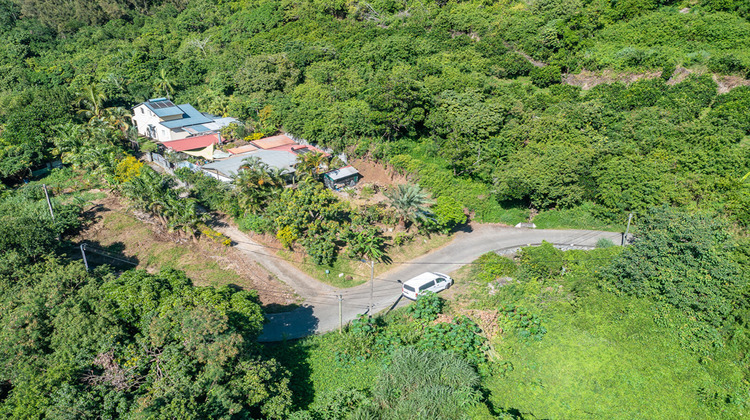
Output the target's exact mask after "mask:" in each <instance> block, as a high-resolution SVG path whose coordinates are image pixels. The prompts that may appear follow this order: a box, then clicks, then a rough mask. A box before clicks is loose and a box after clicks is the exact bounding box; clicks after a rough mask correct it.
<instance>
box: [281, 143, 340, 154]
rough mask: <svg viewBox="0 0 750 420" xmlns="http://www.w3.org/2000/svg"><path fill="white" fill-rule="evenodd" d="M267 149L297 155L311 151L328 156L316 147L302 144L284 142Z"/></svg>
mask: <svg viewBox="0 0 750 420" xmlns="http://www.w3.org/2000/svg"><path fill="white" fill-rule="evenodd" d="M268 150H281V151H284V152H291V153H294V154H297V155H299V154H303V153H307V152H312V153H321V154H322V155H323V156H329V154H328V153H326V152H324V151H322V150H320V149H318V148H317V147H315V146H308V145H302V144H285V145H283V146H278V147H273V148H270V149H268Z"/></svg>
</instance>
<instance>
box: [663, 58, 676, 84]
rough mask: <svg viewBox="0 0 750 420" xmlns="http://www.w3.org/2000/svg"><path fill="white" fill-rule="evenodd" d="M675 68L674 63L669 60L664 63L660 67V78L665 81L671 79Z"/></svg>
mask: <svg viewBox="0 0 750 420" xmlns="http://www.w3.org/2000/svg"><path fill="white" fill-rule="evenodd" d="M675 69H676V66H675V65H674V63H672V62H669V63H667V64H665V65H664V67H662V69H661V76H660V77H661V80H664V81H665V82H666V81H667V80H669V79H671V78H672V75H673V74H674V71H675Z"/></svg>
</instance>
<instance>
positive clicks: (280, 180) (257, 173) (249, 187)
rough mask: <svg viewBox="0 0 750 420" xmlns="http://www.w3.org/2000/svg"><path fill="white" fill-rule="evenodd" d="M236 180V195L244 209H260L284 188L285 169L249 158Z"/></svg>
mask: <svg viewBox="0 0 750 420" xmlns="http://www.w3.org/2000/svg"><path fill="white" fill-rule="evenodd" d="M244 162H245V164H244V165H243V166H242V167H241V168H240V172H239V173H238V174H237V177H236V178H235V180H234V185H235V187H236V188H235V195H236V196H237V200H238V203H239V205H240V207H241V208H242V209H244V210H245V211H246V212H247V211H255V210H260V208H261V207H262V205H263V204H265V203H266V202H267V201H268V200H269V199H270V198H271V197H273V196H274V195H276V194H278V193H280V192H281V190H282V189H283V188H284V170H283V169H278V168H270V167H269V166H268V165H267V164H265V163H264V162H262V161H260V160H259V159H258V158H253V157H251V158H247V159H245V161H244Z"/></svg>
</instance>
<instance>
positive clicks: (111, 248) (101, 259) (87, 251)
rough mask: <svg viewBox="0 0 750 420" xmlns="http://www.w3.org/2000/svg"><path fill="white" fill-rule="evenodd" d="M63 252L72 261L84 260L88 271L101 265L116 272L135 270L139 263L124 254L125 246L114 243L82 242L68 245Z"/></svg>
mask: <svg viewBox="0 0 750 420" xmlns="http://www.w3.org/2000/svg"><path fill="white" fill-rule="evenodd" d="M66 245H67V246H65V248H64V250H65V253H66V254H67V255H68V256H69V257H70V258H71V259H72V260H84V256H85V263H86V264H87V265H88V267H89V269H93V268H96V267H99V266H101V265H109V266H111V267H113V268H115V269H116V270H118V271H125V270H130V269H133V268H136V267H137V266H138V264H139V263H140V261H139V260H138V257H136V256H131V255H126V254H125V244H124V243H123V242H119V241H118V242H114V243H112V244H109V245H102V244H101V243H99V242H98V241H82V242H79V243H74V242H71V243H68V244H66Z"/></svg>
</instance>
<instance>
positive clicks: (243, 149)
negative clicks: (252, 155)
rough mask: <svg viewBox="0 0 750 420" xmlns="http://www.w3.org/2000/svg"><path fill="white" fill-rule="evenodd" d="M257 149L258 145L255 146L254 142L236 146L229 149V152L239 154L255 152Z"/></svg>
mask: <svg viewBox="0 0 750 420" xmlns="http://www.w3.org/2000/svg"><path fill="white" fill-rule="evenodd" d="M256 150H258V148H257V147H255V146H253V145H252V144H246V145H244V146H240V147H235V148H233V149H227V152H229V153H231V154H233V155H239V154H240V153H245V152H254V151H256Z"/></svg>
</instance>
